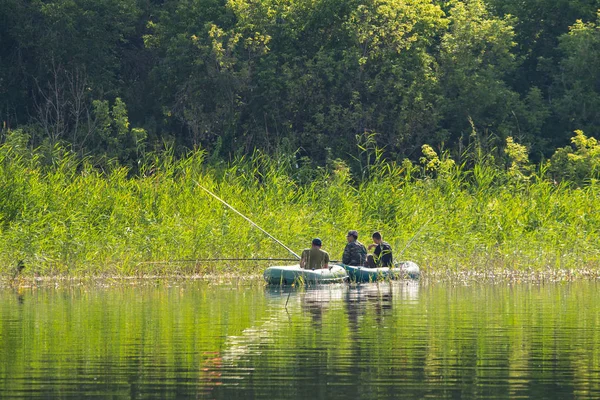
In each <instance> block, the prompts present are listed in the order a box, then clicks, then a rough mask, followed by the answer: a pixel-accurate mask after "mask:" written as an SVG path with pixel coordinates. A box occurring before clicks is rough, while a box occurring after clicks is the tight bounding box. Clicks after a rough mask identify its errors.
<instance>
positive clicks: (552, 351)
mask: <svg viewBox="0 0 600 400" xmlns="http://www.w3.org/2000/svg"><path fill="white" fill-rule="evenodd" d="M599 286H600V285H599V284H598V283H595V282H577V283H571V284H545V285H539V284H538V285H534V284H518V285H508V284H499V285H472V286H454V285H452V284H450V283H445V284H428V285H424V284H421V285H420V284H419V283H408V284H407V283H394V284H381V285H376V284H368V285H362V286H359V287H348V286H329V287H320V288H311V289H306V290H293V291H291V292H290V291H282V290H281V289H279V288H263V287H262V286H260V285H254V286H236V285H220V286H209V285H207V284H206V283H201V282H191V283H183V284H181V283H177V284H173V283H171V284H169V283H165V282H159V283H157V285H156V286H148V285H145V286H143V287H140V286H134V287H129V286H119V287H109V288H98V287H92V288H71V289H61V288H58V289H36V290H32V289H21V290H19V291H14V290H10V289H4V290H2V291H0V346H1V348H0V368H1V375H0V397H2V398H49V397H51V398H81V397H84V396H85V397H94V396H97V397H111V398H214V399H231V398H269V399H279V398H289V399H293V398H298V399H305V398H310V399H334V398H340V399H342V398H343V399H347V398H369V399H371V398H377V399H386V398H407V399H410V398H414V399H421V398H434V399H448V398H462V399H469V398H478V399H480V398H505V399H516V398H538V399H542V398H544V399H569V398H577V399H587V398H590V399H591V398H600V333H599V331H600V299H599V297H598V289H599ZM286 301H287V309H286V307H285V305H286Z"/></svg>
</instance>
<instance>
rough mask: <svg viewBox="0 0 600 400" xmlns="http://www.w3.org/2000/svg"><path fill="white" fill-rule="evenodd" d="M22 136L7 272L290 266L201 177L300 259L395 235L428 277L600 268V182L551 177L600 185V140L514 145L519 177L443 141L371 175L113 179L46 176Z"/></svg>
mask: <svg viewBox="0 0 600 400" xmlns="http://www.w3.org/2000/svg"><path fill="white" fill-rule="evenodd" d="M10 138H11V140H10V143H7V144H4V145H3V146H1V147H0V266H1V271H3V273H4V274H9V275H13V272H14V268H15V266H16V263H17V261H18V260H24V262H25V264H26V265H27V268H26V269H25V271H24V272H25V273H27V274H29V275H33V274H42V275H54V274H70V275H75V276H77V275H86V274H102V273H118V274H124V275H131V274H149V273H156V272H166V273H177V272H184V273H193V272H200V273H205V272H210V271H214V272H228V271H231V265H227V264H222V263H220V264H219V263H214V264H211V263H199V264H195V263H193V262H192V263H185V262H177V260H195V259H199V258H212V257H217V258H218V257H221V258H223V257H241V258H248V257H261V258H264V257H289V256H290V255H289V254H288V253H287V252H286V250H284V249H283V248H281V247H279V246H278V245H277V244H276V243H274V242H273V240H272V239H269V238H268V237H267V236H266V235H264V234H263V233H262V232H260V231H259V230H257V229H256V228H254V227H252V226H251V225H250V224H249V223H248V222H246V221H245V220H244V219H242V218H241V217H240V216H238V215H237V214H235V213H233V212H232V211H230V210H229V209H227V208H226V207H225V206H224V205H222V204H221V203H220V202H218V201H217V200H215V199H213V198H212V197H210V196H209V195H207V194H206V193H205V192H204V191H203V190H201V189H200V187H199V186H198V183H199V184H200V185H203V186H205V187H207V188H209V189H211V190H213V191H215V192H216V193H218V194H219V195H220V196H221V197H222V198H223V199H225V200H226V201H228V202H230V203H231V204H232V205H233V206H234V207H235V208H237V209H238V210H239V211H240V212H242V213H244V214H245V215H247V216H249V217H250V218H251V219H253V220H254V221H256V222H257V223H259V224H260V225H261V226H262V227H263V228H264V229H266V230H267V231H268V232H270V233H271V234H273V235H274V236H275V237H277V238H278V239H280V240H281V241H283V242H284V243H286V244H287V245H288V246H290V247H291V248H292V249H294V250H295V251H296V253H299V252H300V251H301V249H303V248H305V247H309V243H310V240H311V238H312V237H314V236H319V237H321V238H322V239H323V241H324V247H325V249H326V250H328V251H329V252H330V253H331V256H332V259H339V258H340V257H341V254H342V250H343V247H344V245H345V234H346V232H347V230H349V229H357V230H358V231H359V232H360V233H361V237H360V238H359V239H360V240H363V241H367V240H368V237H369V233H371V232H372V231H374V230H380V231H381V232H382V233H383V234H384V238H385V239H386V240H387V241H389V242H390V243H391V244H392V246H393V248H394V249H395V251H396V253H395V254H396V258H399V259H412V260H414V261H416V262H417V263H419V264H420V265H421V266H422V267H423V268H424V269H425V270H426V271H440V270H442V271H443V270H447V269H450V270H465V269H480V270H485V271H494V270H503V269H508V270H523V269H528V268H534V269H536V270H543V269H547V268H550V269H556V268H578V269H596V268H598V267H600V249H599V248H598V243H600V190H599V189H600V188H599V185H598V181H597V179H591V180H589V179H588V180H587V181H586V182H584V183H586V184H585V185H583V186H577V185H575V184H574V183H572V182H570V181H568V182H567V181H561V180H560V179H561V176H557V177H556V178H555V179H556V180H550V179H547V174H549V173H550V172H548V171H551V170H554V169H556V170H558V171H559V172H560V173H566V174H568V175H569V176H568V177H569V178H570V179H576V178H577V177H578V176H580V175H581V174H582V175H584V176H588V175H589V174H590V173H591V172H590V171H591V170H595V172H594V174H596V176H597V174H598V172H599V171H600V168H599V165H600V151H599V149H600V146H598V144H597V143H596V141H595V139H593V138H587V137H585V135H583V134H582V133H579V134H578V135H577V136H576V137H574V138H573V141H574V142H575V143H576V144H577V147H578V150H577V151H573V150H571V149H570V148H565V149H561V150H560V151H559V152H557V155H556V156H555V157H553V158H552V159H551V160H550V161H549V162H548V163H547V164H544V166H543V167H541V168H539V169H538V170H535V169H534V168H533V167H532V165H530V164H529V163H528V160H527V150H526V148H524V147H523V146H522V145H519V144H516V143H514V142H512V140H509V141H508V143H507V147H506V149H507V156H508V157H509V159H510V160H511V162H510V166H509V168H508V169H507V170H506V171H504V170H501V169H498V168H497V167H496V166H495V165H494V164H493V160H491V159H490V157H489V156H481V157H480V158H477V157H478V154H480V153H481V151H480V150H477V149H474V150H473V151H471V152H470V153H472V154H471V155H470V156H469V157H470V158H471V159H473V164H474V167H473V168H472V169H467V168H466V167H465V165H457V163H456V162H455V161H454V160H452V159H451V158H449V157H448V155H447V154H442V155H441V156H440V155H438V154H437V153H436V152H435V151H434V150H433V149H432V148H431V147H429V146H424V148H423V153H424V156H423V157H422V159H421V160H420V162H419V164H413V163H411V162H410V161H408V160H405V161H404V162H403V163H401V164H396V163H393V162H387V161H384V160H383V156H382V153H383V152H382V150H380V149H377V148H376V147H371V146H372V143H366V144H365V147H363V153H364V154H363V156H362V160H363V164H364V165H363V169H362V171H363V176H355V175H353V174H351V172H350V169H349V168H348V166H347V165H346V164H345V163H344V162H342V161H340V160H337V161H335V162H332V163H331V164H330V165H328V166H327V167H326V168H321V169H312V168H308V167H306V166H304V167H299V166H297V164H295V160H294V157H293V156H287V157H286V156H281V157H279V158H271V157H269V156H266V155H264V154H263V153H261V152H255V153H254V154H253V155H251V156H246V157H241V158H239V159H237V160H235V161H234V162H232V163H229V164H227V165H225V164H221V165H219V166H217V167H215V166H214V165H211V164H208V163H206V162H205V160H204V158H205V153H204V152H203V151H196V152H192V153H190V154H188V155H187V156H186V157H183V158H179V159H177V158H175V157H173V151H172V150H167V151H164V152H162V153H160V154H159V153H152V154H150V153H147V154H145V161H144V162H143V163H142V164H140V165H138V167H137V168H138V169H139V170H140V174H139V175H137V176H135V177H130V176H129V170H128V169H127V168H125V167H122V166H119V165H118V164H116V163H115V164H112V165H109V166H108V167H107V168H106V169H105V170H104V171H102V170H100V169H98V168H97V167H94V166H93V165H92V164H91V163H90V162H89V159H83V160H80V159H79V158H78V157H77V156H75V155H73V154H72V153H69V152H65V151H64V150H63V149H62V148H60V147H56V148H54V149H53V160H54V164H53V165H50V166H47V165H45V164H44V162H42V159H43V156H42V155H40V154H38V153H35V152H34V153H31V152H29V150H28V149H27V148H26V147H24V146H23V142H24V141H25V139H24V138H23V137H19V136H18V135H16V134H15V135H11V137H10ZM371 160H374V161H371ZM559 165H562V167H561V168H558V166H559ZM586 179H587V178H586ZM417 232H418V235H417V236H415V240H414V241H413V242H412V244H411V245H410V247H408V248H407V249H406V250H405V251H403V250H404V248H405V246H406V245H407V243H409V241H410V240H411V238H413V236H414V235H415V234H416V233H417ZM169 260H171V261H173V262H168V261H169ZM149 262H158V263H156V264H154V263H149ZM268 264H269V263H268V262H263V263H256V262H254V263H247V264H244V263H238V264H236V266H235V269H234V270H233V271H235V272H243V273H258V272H260V271H262V269H263V268H264V267H265V265H268Z"/></svg>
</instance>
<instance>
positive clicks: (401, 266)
mask: <svg viewBox="0 0 600 400" xmlns="http://www.w3.org/2000/svg"><path fill="white" fill-rule="evenodd" d="M344 268H345V269H346V271H347V272H348V276H349V277H350V281H351V282H377V281H381V280H389V279H407V278H410V279H418V278H419V276H420V275H421V271H420V269H419V266H418V265H417V264H415V263H414V262H412V261H401V262H396V263H394V268H387V267H386V268H367V267H354V266H351V265H344Z"/></svg>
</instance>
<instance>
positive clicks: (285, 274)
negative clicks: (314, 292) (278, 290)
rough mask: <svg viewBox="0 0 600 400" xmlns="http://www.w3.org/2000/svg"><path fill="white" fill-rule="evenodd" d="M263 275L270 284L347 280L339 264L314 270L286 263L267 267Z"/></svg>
mask: <svg viewBox="0 0 600 400" xmlns="http://www.w3.org/2000/svg"><path fill="white" fill-rule="evenodd" d="M263 277H264V278H265V281H267V283H269V284H272V285H291V284H294V283H296V284H317V283H342V282H345V281H347V280H348V273H347V272H346V270H345V269H344V267H342V266H341V265H332V266H330V267H329V268H325V269H315V270H312V269H303V268H300V265H287V266H272V267H269V268H267V269H266V270H265V272H264V273H263Z"/></svg>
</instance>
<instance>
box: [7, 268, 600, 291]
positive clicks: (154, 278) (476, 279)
mask: <svg viewBox="0 0 600 400" xmlns="http://www.w3.org/2000/svg"><path fill="white" fill-rule="evenodd" d="M597 280H600V270H598V269H591V268H580V269H548V270H542V271H539V270H490V271H478V270H460V271H452V270H449V269H446V270H440V271H422V272H421V278H420V279H415V280H402V281H392V282H418V283H420V284H424V285H432V284H438V283H440V284H446V283H449V284H501V283H508V284H515V283H566V282H576V281H597ZM189 282H201V283H206V284H207V285H242V286H254V285H257V284H260V285H264V286H267V284H266V283H265V282H264V280H263V277H262V273H261V274H256V273H252V274H239V273H224V274H153V275H141V276H134V275H123V276H120V275H91V276H66V275H62V276H61V275H54V276H35V277H33V276H19V277H16V278H14V279H12V277H7V276H3V277H0V290H3V289H27V288H31V289H36V288H51V287H55V288H59V287H62V288H64V287H72V288H75V287H90V286H96V287H112V286H140V287H143V286H159V285H165V284H166V285H174V284H181V283H189ZM383 282H388V281H383Z"/></svg>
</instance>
